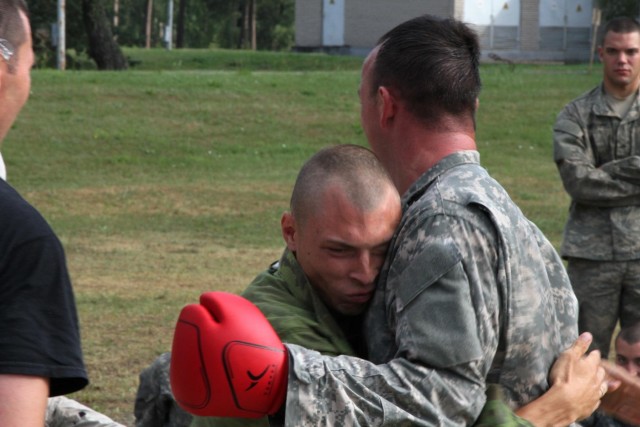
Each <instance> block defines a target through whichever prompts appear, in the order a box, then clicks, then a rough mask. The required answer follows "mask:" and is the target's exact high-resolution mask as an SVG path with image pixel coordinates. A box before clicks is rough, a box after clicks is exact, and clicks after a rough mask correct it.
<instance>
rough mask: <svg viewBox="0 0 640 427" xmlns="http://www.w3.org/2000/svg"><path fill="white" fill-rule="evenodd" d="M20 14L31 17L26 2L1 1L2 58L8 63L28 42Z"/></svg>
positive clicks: (0, 40)
mask: <svg viewBox="0 0 640 427" xmlns="http://www.w3.org/2000/svg"><path fill="white" fill-rule="evenodd" d="M20 12H22V13H24V14H25V15H26V16H29V10H28V8H27V3H26V2H25V1H24V0H0V42H1V43H0V50H2V51H1V52H0V54H1V55H0V56H1V57H3V58H4V59H5V60H6V61H9V60H10V59H11V56H13V55H16V53H17V51H18V48H19V47H20V46H22V44H23V43H24V42H25V41H26V40H27V30H26V28H25V27H24V23H23V21H22V17H21V16H20ZM7 55H8V57H7Z"/></svg>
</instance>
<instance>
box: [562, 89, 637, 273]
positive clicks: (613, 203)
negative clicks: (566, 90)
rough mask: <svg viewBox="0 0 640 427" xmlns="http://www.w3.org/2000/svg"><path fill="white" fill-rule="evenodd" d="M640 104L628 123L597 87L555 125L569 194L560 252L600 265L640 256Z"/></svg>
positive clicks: (575, 104) (572, 103) (566, 111)
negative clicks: (567, 212) (567, 217)
mask: <svg viewBox="0 0 640 427" xmlns="http://www.w3.org/2000/svg"><path fill="white" fill-rule="evenodd" d="M638 119H640V103H638V100H636V101H635V102H634V103H633V105H632V107H631V110H629V112H628V113H627V115H626V116H625V117H624V119H620V117H618V115H617V113H615V112H614V111H613V109H611V108H610V107H609V105H608V104H607V101H606V98H605V94H604V89H603V87H602V86H598V87H596V88H594V89H593V90H591V91H589V92H587V93H585V94H584V95H582V96H580V97H579V98H577V99H575V100H574V101H572V102H570V103H569V104H568V105H567V106H566V107H565V108H564V109H563V110H562V111H561V112H560V114H559V115H558V117H557V119H556V122H555V125H554V127H553V158H554V161H555V162H556V164H557V165H558V170H559V172H560V177H561V178H562V183H563V184H564V188H565V190H566V191H567V193H568V194H569V196H571V207H570V210H569V219H568V221H567V225H566V227H565V231H564V240H563V242H562V247H561V250H560V253H561V254H562V256H564V257H575V258H584V259H591V260H599V261H628V260H633V259H639V258H640V125H639V122H638Z"/></svg>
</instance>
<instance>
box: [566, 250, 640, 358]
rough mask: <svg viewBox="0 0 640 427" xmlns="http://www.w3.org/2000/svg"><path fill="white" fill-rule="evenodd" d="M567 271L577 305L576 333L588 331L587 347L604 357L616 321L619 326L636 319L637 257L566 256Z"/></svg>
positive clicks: (639, 313)
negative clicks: (590, 335) (588, 340)
mask: <svg viewBox="0 0 640 427" xmlns="http://www.w3.org/2000/svg"><path fill="white" fill-rule="evenodd" d="M567 273H568V274H569V279H570V280H571V286H572V287H573V291H574V292H575V294H576V297H577V298H578V304H579V306H580V311H579V316H578V327H579V329H580V332H591V334H592V335H593V343H592V344H591V349H592V350H593V349H599V350H600V352H601V353H602V357H603V358H605V359H606V358H607V357H608V355H609V347H610V344H611V338H612V335H613V331H614V330H615V327H616V323H617V322H618V320H620V325H621V326H622V327H624V326H628V325H631V324H633V323H636V322H640V260H632V261H592V260H587V259H581V258H570V259H569V263H568V265H567Z"/></svg>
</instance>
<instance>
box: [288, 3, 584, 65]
mask: <svg viewBox="0 0 640 427" xmlns="http://www.w3.org/2000/svg"><path fill="white" fill-rule="evenodd" d="M593 3H594V2H593V0H296V3H295V6H296V9H295V44H296V49H297V50H300V51H314V50H324V51H333V52H340V53H346V54H354V55H365V54H366V53H367V52H368V51H369V50H370V49H371V47H372V46H373V45H374V44H375V42H376V40H377V39H378V38H379V37H380V36H382V35H383V34H384V33H385V32H386V31H387V30H389V29H391V28H392V27H393V26H395V25H397V24H399V23H400V22H403V21H405V20H407V19H410V18H412V17H414V16H418V15H422V14H424V13H429V14H432V15H438V16H453V17H455V18H456V19H459V20H462V21H464V22H466V23H468V24H469V25H470V26H472V27H473V28H474V29H475V30H476V31H477V32H478V34H479V36H480V42H481V45H482V51H483V56H487V55H488V54H490V53H495V54H497V55H499V56H500V57H502V58H506V59H511V60H526V61H565V62H574V61H587V60H588V59H589V56H590V48H591V34H592V9H593Z"/></svg>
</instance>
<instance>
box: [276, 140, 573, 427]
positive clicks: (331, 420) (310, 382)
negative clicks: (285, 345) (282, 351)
mask: <svg viewBox="0 0 640 427" xmlns="http://www.w3.org/2000/svg"><path fill="white" fill-rule="evenodd" d="M403 208H404V214H403V218H402V221H401V224H400V227H399V229H398V231H397V233H396V235H395V236H394V240H393V241H392V244H391V248H390V250H389V253H388V255H387V261H386V263H385V266H384V268H383V271H382V273H381V275H380V279H379V285H378V288H377V291H376V294H375V297H374V299H373V302H372V305H371V308H370V310H369V316H368V325H367V329H366V331H367V334H368V338H369V355H370V357H371V359H372V361H373V363H371V362H366V361H363V360H360V359H356V358H350V357H345V356H340V357H337V358H330V357H327V356H322V355H320V354H319V353H317V352H313V351H310V350H306V349H303V348H301V347H298V346H293V345H291V346H289V350H290V354H291V365H290V367H289V390H288V395H287V406H286V423H287V425H291V426H294V425H296V426H298V425H314V426H317V425H327V426H329V425H341V426H365V425H366V426H381V425H393V426H404V425H406V426H436V425H440V426H453V425H455V426H462V425H471V424H473V422H474V421H475V420H476V418H477V417H478V415H479V414H480V411H481V409H482V406H483V404H484V402H485V399H486V398H485V394H484V392H485V386H486V383H487V381H489V382H495V383H498V384H500V385H501V386H502V387H503V389H504V392H505V397H506V399H507V401H508V402H509V404H510V405H511V407H515V406H520V405H523V404H525V403H527V402H529V401H531V400H533V399H534V398H536V397H538V396H539V395H540V394H542V393H543V392H544V391H545V390H546V389H547V388H548V384H547V373H548V372H549V368H550V367H551V365H552V362H553V361H554V359H555V357H556V356H557V355H558V354H559V353H560V352H561V351H562V350H564V349H565V348H567V347H568V346H569V345H570V344H571V343H572V342H573V340H574V339H575V338H576V337H577V317H576V316H577V303H576V299H575V296H574V294H573V291H572V290H571V286H570V283H569V279H568V277H567V275H566V272H565V270H564V266H563V264H562V262H561V260H560V257H559V256H558V255H557V253H556V252H555V250H554V249H553V247H552V246H551V244H550V243H549V242H548V241H547V240H546V239H545V238H544V236H543V235H542V233H541V232H540V231H539V230H538V229H537V228H536V227H535V225H534V224H532V223H531V222H530V221H528V220H527V219H526V218H525V217H524V216H523V214H522V213H521V212H520V210H519V209H518V208H517V207H516V205H515V204H514V203H513V202H512V201H511V199H510V198H509V196H508V195H507V193H506V192H505V190H504V189H503V188H502V187H501V186H500V185H499V184H498V183H497V182H496V181H495V180H493V179H492V178H491V177H490V176H489V175H488V174H487V172H486V171H485V170H484V169H483V168H482V167H480V165H479V154H478V153H477V152H475V151H466V152H460V153H456V154H453V155H451V156H448V157H447V158H445V159H443V160H442V161H440V162H439V163H438V164H437V165H435V166H434V167H433V168H432V169H431V170H429V171H427V172H426V173H425V174H424V175H423V176H422V177H421V178H420V179H419V180H418V181H417V182H415V183H414V185H413V186H412V187H411V188H410V189H409V190H408V192H407V193H406V194H405V195H404V196H403Z"/></svg>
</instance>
